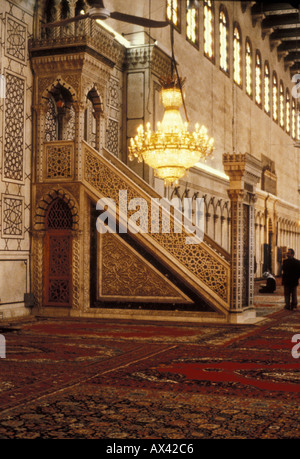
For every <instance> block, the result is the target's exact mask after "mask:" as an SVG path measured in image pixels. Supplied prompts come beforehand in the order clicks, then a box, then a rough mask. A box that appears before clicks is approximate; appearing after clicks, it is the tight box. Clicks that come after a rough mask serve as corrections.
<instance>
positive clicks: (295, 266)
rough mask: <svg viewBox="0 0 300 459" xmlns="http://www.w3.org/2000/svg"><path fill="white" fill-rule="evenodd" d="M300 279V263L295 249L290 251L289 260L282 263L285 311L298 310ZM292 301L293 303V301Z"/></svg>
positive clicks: (288, 253)
mask: <svg viewBox="0 0 300 459" xmlns="http://www.w3.org/2000/svg"><path fill="white" fill-rule="evenodd" d="M299 277H300V262H299V260H296V258H295V252H294V250H293V249H288V252H287V258H286V259H285V260H284V261H283V263H282V285H283V286H284V299H285V307H284V308H285V309H289V310H293V309H296V308H297V286H298V282H299ZM291 299H292V301H291Z"/></svg>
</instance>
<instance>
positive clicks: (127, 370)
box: [0, 292, 300, 439]
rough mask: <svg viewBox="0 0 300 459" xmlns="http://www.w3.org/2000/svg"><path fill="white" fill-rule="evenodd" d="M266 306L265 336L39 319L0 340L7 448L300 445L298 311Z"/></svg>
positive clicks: (262, 304) (240, 328) (260, 301)
mask: <svg viewBox="0 0 300 459" xmlns="http://www.w3.org/2000/svg"><path fill="white" fill-rule="evenodd" d="M256 304H257V308H258V314H259V315H262V316H264V319H263V320H262V321H261V322H260V323H259V324H257V325H227V326H226V325H224V326H223V325H199V324H189V325H180V324H178V323H175V324H174V323H162V322H155V323H154V322H152V323H150V322H147V323H146V322H134V321H121V320H120V321H110V320H102V321H100V320H97V321H95V320H94V321H92V320H84V319H78V320H75V319H74V320H71V319H66V320H63V319H59V320H58V319H57V320H54V319H39V320H32V321H27V322H26V321H22V322H19V324H17V326H15V331H13V329H12V328H11V329H10V331H9V330H5V329H3V330H1V331H0V333H2V334H4V336H5V338H6V348H7V355H6V359H0V368H1V373H0V407H1V411H0V438H2V439H6V438H10V439H12V438H44V439H47V438H100V439H108V438H115V439H118V438H119V439H151V438H154V439H199V438H215V439H220V438H235V439H237V438H250V439H253V438H299V437H300V429H299V419H300V416H299V414H300V408H299V393H300V384H299V380H300V378H299V377H300V358H299V359H295V358H293V356H292V354H291V350H292V347H293V346H294V345H295V344H293V343H292V342H291V339H292V336H293V335H295V334H299V333H300V320H299V319H300V311H299V310H297V311H294V312H290V311H285V310H283V309H282V307H283V304H282V298H281V297H280V292H278V294H277V296H274V297H271V298H270V297H269V298H266V297H256ZM267 305H269V306H267ZM268 308H269V310H268ZM266 311H267V312H266ZM274 311H275V312H274ZM268 312H271V314H268ZM299 352H300V351H299Z"/></svg>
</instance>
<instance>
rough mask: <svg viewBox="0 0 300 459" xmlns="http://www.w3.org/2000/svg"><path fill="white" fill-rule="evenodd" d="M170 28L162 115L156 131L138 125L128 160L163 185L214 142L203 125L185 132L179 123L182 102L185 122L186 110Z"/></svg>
mask: <svg viewBox="0 0 300 459" xmlns="http://www.w3.org/2000/svg"><path fill="white" fill-rule="evenodd" d="M173 34H174V27H173V25H172V24H171V47H172V61H171V77H169V78H160V84H161V100H162V103H163V106H164V115H163V119H162V121H161V123H160V122H159V123H157V130H156V131H151V127H150V123H147V125H146V129H144V126H143V125H140V126H139V127H138V129H137V135H136V136H135V137H134V138H131V139H130V146H129V160H133V159H134V158H137V160H138V161H139V162H142V161H144V162H145V163H146V164H147V165H148V166H150V167H152V168H153V169H154V174H155V176H156V177H159V178H161V179H163V180H164V184H165V185H166V186H167V185H177V184H178V181H179V179H181V178H182V177H184V176H185V174H186V173H187V171H188V169H189V168H191V167H193V166H194V165H195V164H196V163H197V162H198V161H199V160H200V159H203V158H206V157H207V156H209V155H210V154H211V153H212V151H213V144H214V140H213V139H212V138H209V136H208V134H207V129H206V128H205V127H204V126H201V128H200V126H199V124H198V123H197V124H196V125H195V130H194V132H190V131H188V121H186V122H183V120H182V117H181V114H180V111H179V109H180V107H181V105H182V103H183V105H184V110H185V115H186V119H187V120H188V118H187V114H186V107H185V103H184V98H183V94H182V87H183V84H184V80H182V79H181V78H180V77H179V75H178V71H177V65H176V60H175V57H174V35H173Z"/></svg>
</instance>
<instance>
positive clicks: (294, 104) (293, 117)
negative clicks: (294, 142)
mask: <svg viewBox="0 0 300 459" xmlns="http://www.w3.org/2000/svg"><path fill="white" fill-rule="evenodd" d="M292 138H293V139H295V138H296V101H295V99H294V98H293V99H292Z"/></svg>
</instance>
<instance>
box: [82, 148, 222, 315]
mask: <svg viewBox="0 0 300 459" xmlns="http://www.w3.org/2000/svg"><path fill="white" fill-rule="evenodd" d="M81 153H82V164H83V171H82V177H81V182H82V184H83V185H84V187H85V189H86V191H87V192H88V194H89V196H90V198H91V199H92V201H93V202H94V203H95V207H96V203H97V201H98V200H99V199H101V198H110V199H111V200H113V201H114V203H115V204H116V216H117V220H118V221H117V224H118V227H120V225H124V224H126V219H127V217H128V216H130V211H128V214H127V215H125V214H124V207H123V206H122V205H121V203H120V202H119V191H120V190H126V192H127V199H128V202H129V201H130V200H131V199H132V198H143V200H144V201H145V202H147V204H148V209H149V212H150V209H151V204H152V203H153V200H154V199H156V200H157V199H161V196H160V195H159V194H158V193H157V192H156V191H155V190H154V189H153V188H152V187H150V186H149V185H148V184H147V183H146V182H145V181H144V180H142V179H141V178H140V177H139V176H138V175H136V174H135V173H134V172H133V171H132V170H131V169H130V168H128V167H127V166H126V165H125V164H124V163H123V162H121V161H120V160H118V159H117V158H116V157H115V156H113V155H111V154H110V153H109V152H107V151H106V150H103V154H100V153H99V152H97V151H96V150H94V149H93V148H92V147H91V146H90V145H89V144H87V143H86V142H84V141H83V142H82V151H81ZM163 212H164V211H162V209H161V207H160V209H159V221H160V229H161V228H162V225H163V221H164V220H163ZM147 217H148V221H149V222H150V221H151V215H150V213H149V215H147V216H145V218H146V219H147ZM170 221H171V224H170V232H169V233H164V232H162V231H161V230H160V231H159V232H156V233H151V231H149V232H147V233H141V232H137V233H136V234H130V238H131V240H132V242H133V243H134V246H135V247H140V249H141V253H147V254H149V256H150V260H151V257H152V259H153V260H156V261H157V262H158V263H159V264H160V265H161V266H164V267H165V268H166V270H167V271H168V272H169V273H171V278H172V281H173V282H174V284H175V285H174V287H175V288H177V287H178V286H179V288H178V291H180V290H181V292H182V296H181V297H182V299H184V300H183V301H182V302H185V303H186V304H187V305H189V306H188V307H187V308H186V311H184V313H183V312H182V311H181V315H180V314H179V315H178V313H177V312H176V309H175V311H172V312H169V311H168V313H167V314H165V316H167V315H168V316H169V317H170V318H171V315H172V318H173V319H174V317H175V316H176V314H177V317H178V320H183V321H184V320H187V321H192V320H200V321H201V320H203V321H205V320H210V321H211V320H212V321H214V320H216V321H218V322H219V321H221V322H226V321H228V317H229V309H230V255H229V253H228V252H226V251H225V250H224V249H223V248H222V247H220V246H219V245H218V244H216V243H215V242H214V241H213V240H212V239H210V238H209V237H208V236H207V235H204V239H203V241H202V242H201V241H199V243H195V244H187V243H186V240H187V239H186V238H187V237H190V236H191V234H190V233H188V232H187V231H186V229H185V227H183V228H182V231H181V232H176V231H174V228H176V222H177V219H176V217H175V216H174V212H172V210H171V215H170ZM117 237H118V236H117ZM126 243H128V239H127V242H126ZM129 244H130V241H129ZM176 286H177V287H176ZM183 286H184V288H182V287H183ZM179 296H180V295H179ZM178 301H179V300H178ZM178 301H177V302H178ZM143 309H144V310H145V309H146V310H147V307H146V306H145V305H144V308H143ZM158 309H159V308H158ZM135 314H136V316H137V315H138V313H137V312H135ZM160 314H161V311H160ZM183 314H184V316H183ZM131 315H132V317H133V312H132V311H131ZM155 315H156V312H155V310H153V308H151V311H149V314H148V316H147V318H149V317H152V318H153V319H154V318H156V317H155ZM125 316H126V315H125V313H124V311H123V313H122V314H119V315H118V317H125ZM144 316H145V312H144ZM180 317H181V318H180ZM183 317H184V318H183Z"/></svg>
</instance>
